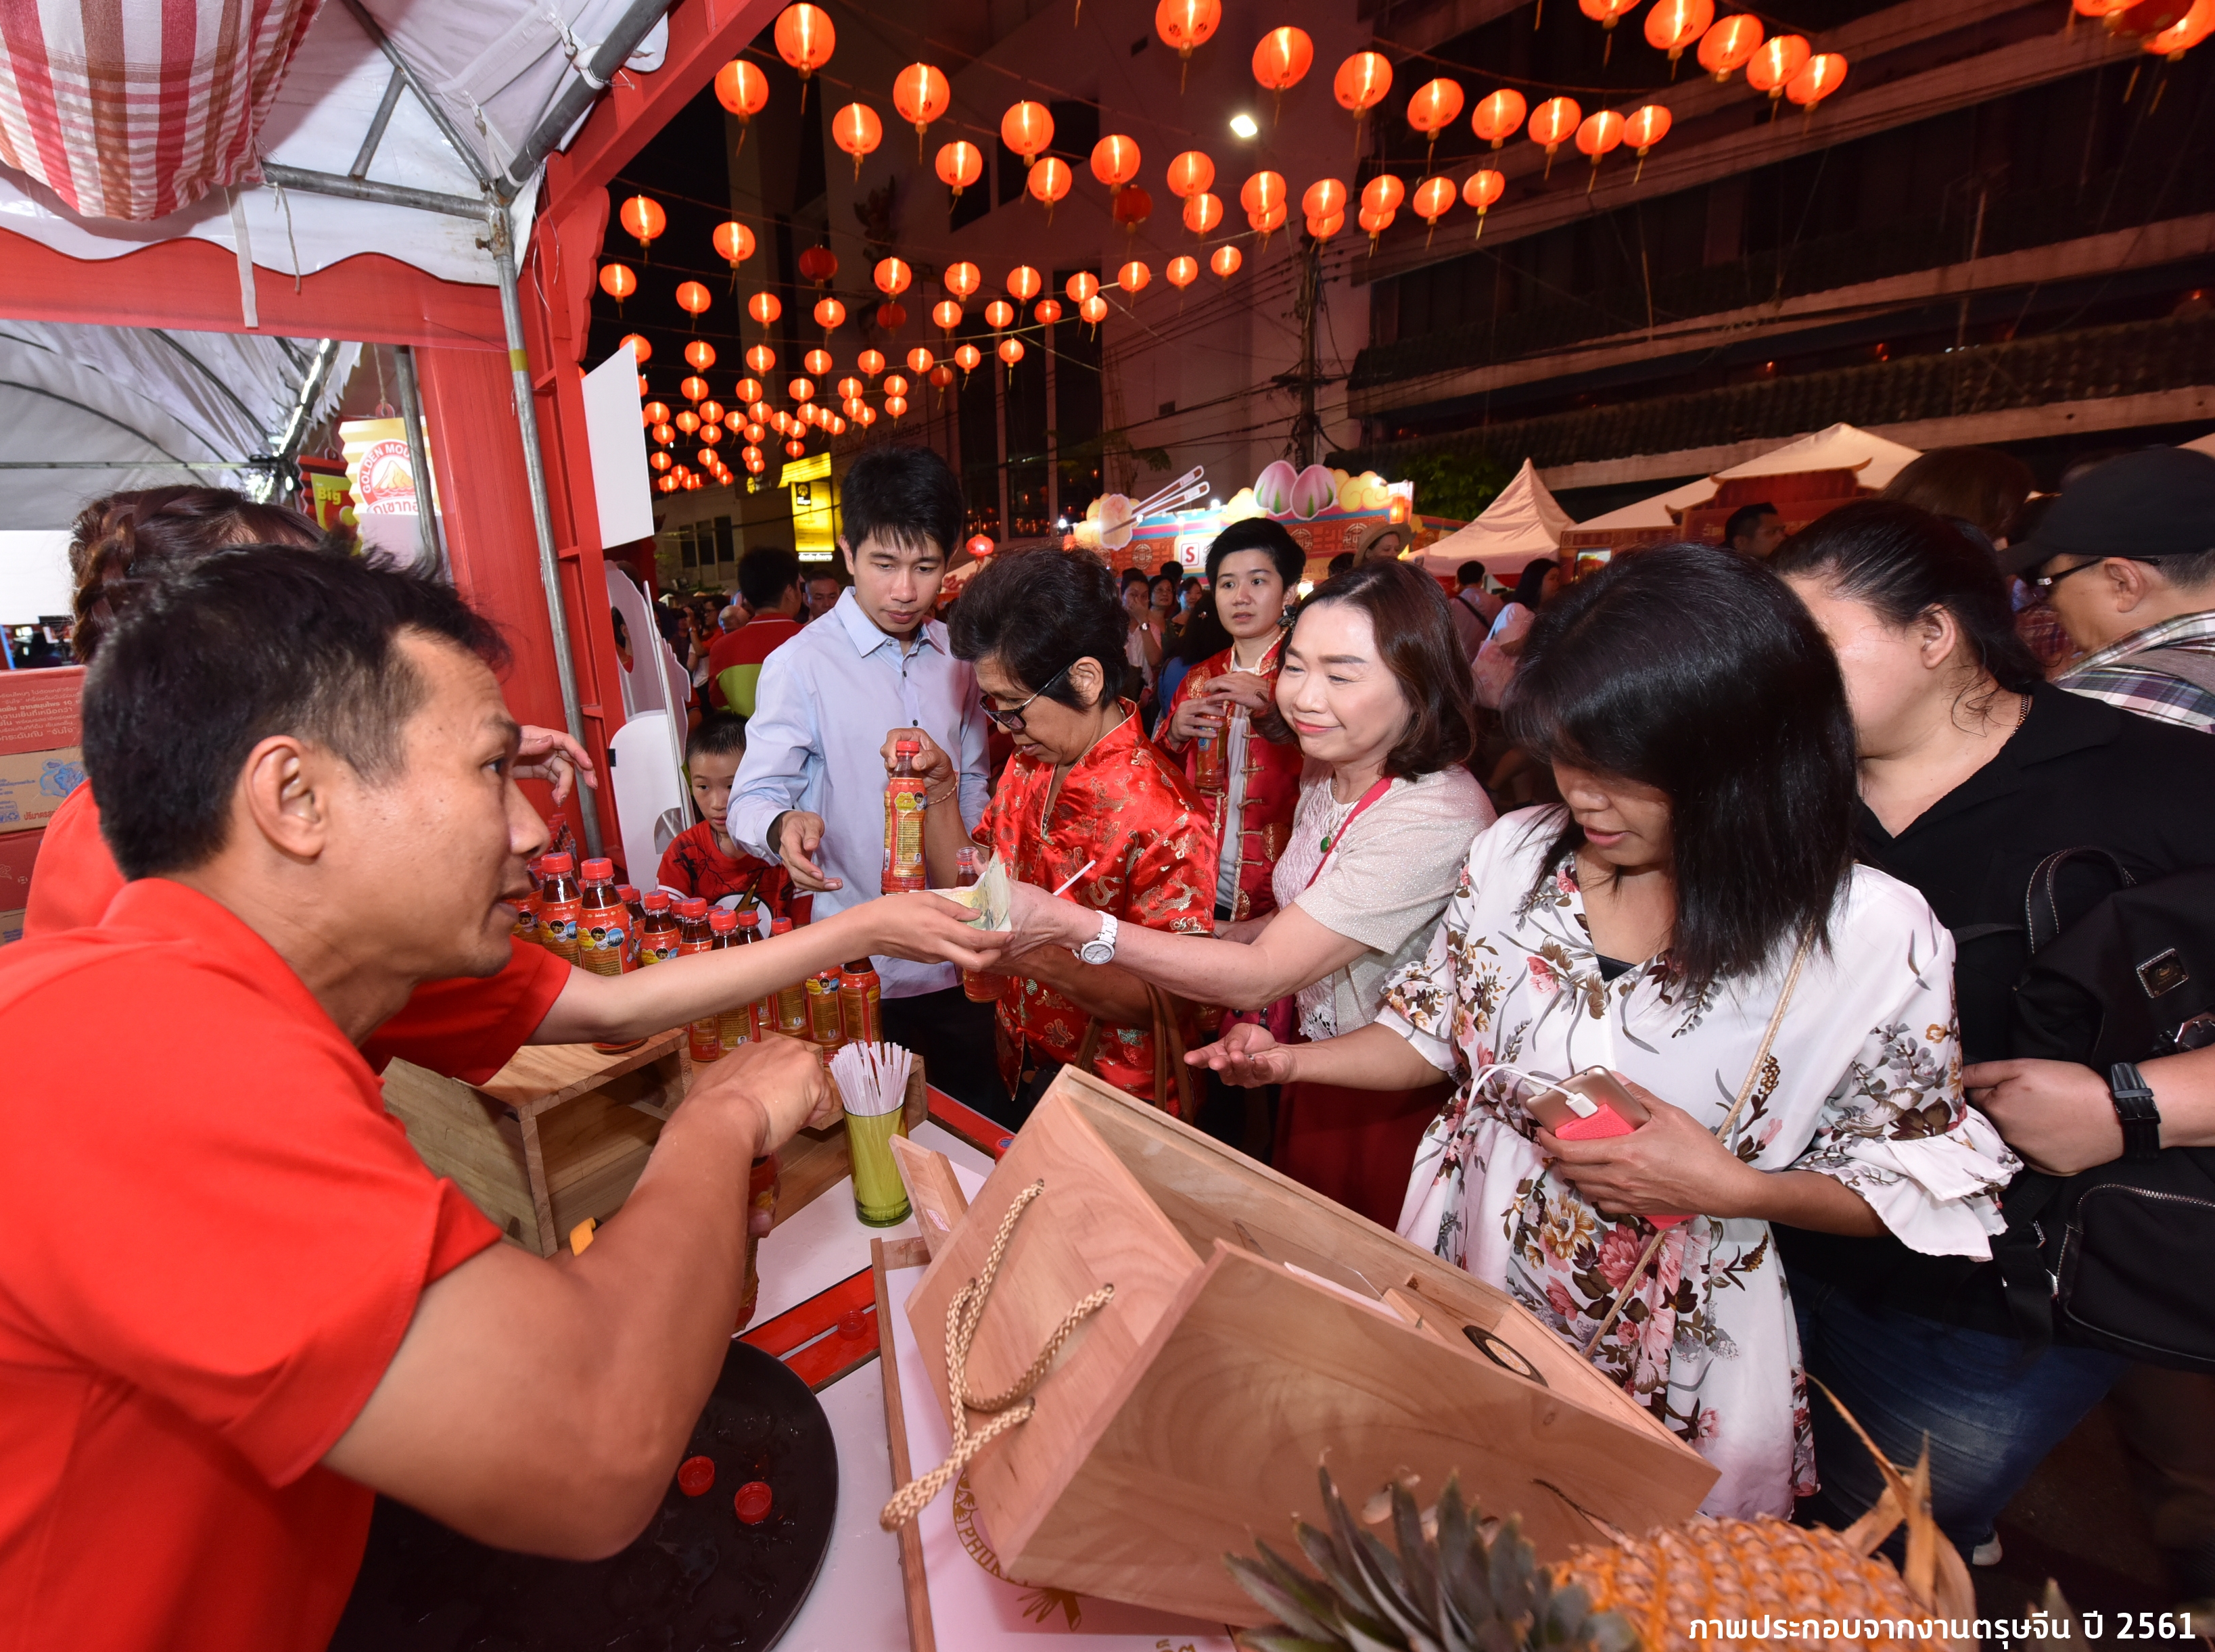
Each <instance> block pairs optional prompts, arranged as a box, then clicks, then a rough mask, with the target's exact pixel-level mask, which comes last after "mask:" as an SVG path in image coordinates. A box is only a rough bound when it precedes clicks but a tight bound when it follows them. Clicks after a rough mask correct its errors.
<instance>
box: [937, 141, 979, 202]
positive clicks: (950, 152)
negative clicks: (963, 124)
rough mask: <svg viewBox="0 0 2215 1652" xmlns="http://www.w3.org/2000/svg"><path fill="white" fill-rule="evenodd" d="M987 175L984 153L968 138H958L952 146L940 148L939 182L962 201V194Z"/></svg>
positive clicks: (956, 198)
mask: <svg viewBox="0 0 2215 1652" xmlns="http://www.w3.org/2000/svg"><path fill="white" fill-rule="evenodd" d="M984 175H985V156H984V151H982V150H979V148H978V147H977V146H976V145H975V144H972V143H970V142H969V141H968V140H967V139H966V138H956V139H955V140H954V142H953V143H951V144H940V145H939V146H938V181H939V182H941V183H942V184H944V185H945V186H946V187H948V188H949V189H951V190H952V191H953V192H954V199H955V200H957V201H958V200H960V199H961V192H962V191H963V190H965V189H966V188H968V187H969V186H970V185H971V184H973V183H975V182H976V181H977V180H978V179H979V178H981V177H983V176H984Z"/></svg>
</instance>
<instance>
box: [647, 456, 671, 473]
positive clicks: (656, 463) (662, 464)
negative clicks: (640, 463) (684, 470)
mask: <svg viewBox="0 0 2215 1652" xmlns="http://www.w3.org/2000/svg"><path fill="white" fill-rule="evenodd" d="M646 462H647V463H648V464H650V465H652V466H653V468H655V469H656V470H666V469H668V468H669V467H670V466H671V465H672V464H674V463H676V461H675V460H674V459H672V458H671V457H670V456H668V455H667V454H666V453H649V454H647V456H646Z"/></svg>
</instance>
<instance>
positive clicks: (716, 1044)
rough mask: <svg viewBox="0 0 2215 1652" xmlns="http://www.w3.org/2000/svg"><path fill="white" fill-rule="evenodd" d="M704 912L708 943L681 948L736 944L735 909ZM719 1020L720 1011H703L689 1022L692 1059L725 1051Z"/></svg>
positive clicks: (706, 948) (709, 1059) (709, 1058)
mask: <svg viewBox="0 0 2215 1652" xmlns="http://www.w3.org/2000/svg"><path fill="white" fill-rule="evenodd" d="M684 904H685V905H686V906H688V907H689V906H691V905H692V904H693V902H690V901H687V902H685V903H684ZM698 904H699V905H700V906H701V907H702V908H703V909H704V908H705V907H706V906H707V904H708V903H707V902H705V901H702V902H699V903H698ZM707 916H708V944H707V945H705V946H701V947H694V946H686V947H684V949H683V950H684V951H688V952H690V951H702V952H718V951H722V950H723V949H724V948H725V947H727V946H736V945H738V944H739V915H738V914H737V913H735V912H725V911H721V910H720V909H718V910H716V911H714V912H710V913H709V914H708V915H707ZM686 922H687V924H688V925H689V924H690V919H689V918H688V919H687V920H686ZM722 1021H723V1018H722V1017H721V1016H720V1015H703V1016H702V1017H701V1018H700V1019H698V1020H696V1021H695V1022H693V1023H692V1031H691V1037H692V1059H693V1061H694V1062H714V1061H721V1059H722V1057H723V1055H724V1054H725V1051H724V1049H723V1029H722Z"/></svg>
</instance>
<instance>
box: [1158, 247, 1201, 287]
mask: <svg viewBox="0 0 2215 1652" xmlns="http://www.w3.org/2000/svg"><path fill="white" fill-rule="evenodd" d="M1162 274H1163V276H1164V277H1165V278H1167V279H1168V281H1169V285H1171V286H1173V287H1175V289H1176V290H1177V291H1179V292H1180V293H1181V292H1182V291H1184V290H1185V289H1186V288H1187V287H1188V286H1190V285H1192V284H1193V282H1195V281H1197V280H1199V279H1200V260H1198V259H1196V258H1193V257H1190V256H1188V255H1187V254H1183V253H1179V254H1177V255H1176V256H1175V258H1173V259H1171V260H1169V267H1168V268H1167V269H1165V270H1163V272H1162Z"/></svg>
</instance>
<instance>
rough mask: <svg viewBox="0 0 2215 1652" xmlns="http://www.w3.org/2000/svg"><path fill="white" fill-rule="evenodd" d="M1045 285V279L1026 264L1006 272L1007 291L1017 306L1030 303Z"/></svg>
mask: <svg viewBox="0 0 2215 1652" xmlns="http://www.w3.org/2000/svg"><path fill="white" fill-rule="evenodd" d="M1045 285H1046V281H1045V278H1043V277H1041V276H1040V274H1039V272H1037V271H1036V270H1034V269H1033V268H1032V267H1031V266H1029V265H1028V264H1018V265H1016V266H1015V268H1014V269H1012V270H1009V272H1008V291H1009V294H1010V295H1012V296H1013V297H1014V298H1015V302H1016V303H1019V304H1028V303H1030V301H1031V300H1032V299H1034V298H1035V297H1038V296H1039V292H1040V289H1041V288H1043V287H1044V286H1045Z"/></svg>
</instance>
